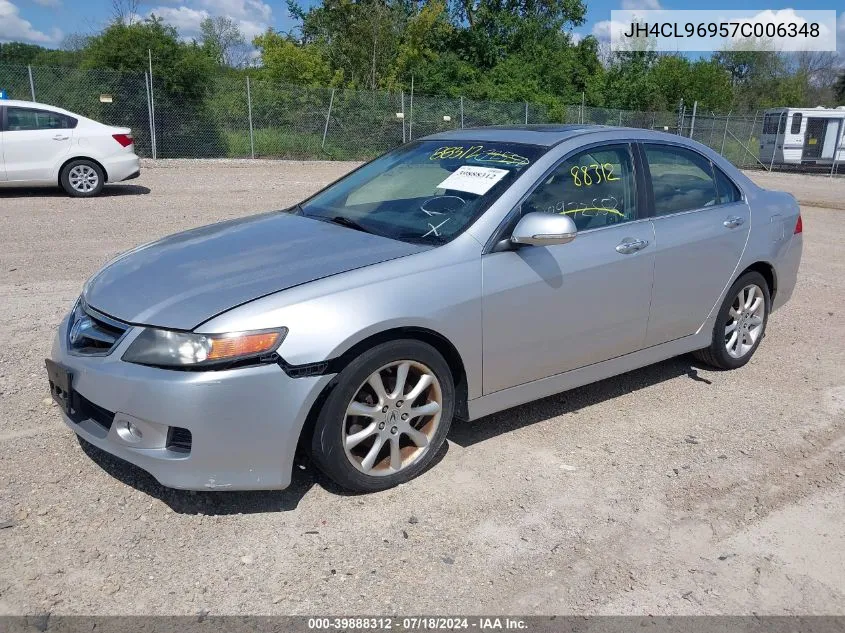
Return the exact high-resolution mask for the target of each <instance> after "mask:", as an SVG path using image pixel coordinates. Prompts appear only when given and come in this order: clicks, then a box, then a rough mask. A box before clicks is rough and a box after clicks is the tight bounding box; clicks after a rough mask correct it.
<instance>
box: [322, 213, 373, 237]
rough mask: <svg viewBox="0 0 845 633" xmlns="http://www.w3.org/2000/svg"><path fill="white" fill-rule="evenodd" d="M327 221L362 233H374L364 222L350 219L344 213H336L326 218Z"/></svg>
mask: <svg viewBox="0 0 845 633" xmlns="http://www.w3.org/2000/svg"><path fill="white" fill-rule="evenodd" d="M320 219H323V218H320ZM325 221H326V222H331V223H332V224H339V225H340V226H345V227H346V228H348V229H355V230H356V231H361V232H362V233H372V231H371V230H370V229H368V228H366V227H365V226H363V225H362V224H358V223H357V222H356V221H355V220H350V219H349V218H346V217H343V216H342V215H336V216H335V217H333V218H325Z"/></svg>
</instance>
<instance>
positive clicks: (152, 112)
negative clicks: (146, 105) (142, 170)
mask: <svg viewBox="0 0 845 633" xmlns="http://www.w3.org/2000/svg"><path fill="white" fill-rule="evenodd" d="M147 58H148V59H149V61H150V125H151V126H152V136H153V138H152V145H153V160H155V159H156V158H158V148H157V147H156V145H157V143H156V101H155V90H154V88H153V52H152V51H151V50H150V49H149V48H148V49H147Z"/></svg>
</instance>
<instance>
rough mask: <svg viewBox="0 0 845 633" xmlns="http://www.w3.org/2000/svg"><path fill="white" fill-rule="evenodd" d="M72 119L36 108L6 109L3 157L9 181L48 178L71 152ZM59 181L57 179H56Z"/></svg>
mask: <svg viewBox="0 0 845 633" xmlns="http://www.w3.org/2000/svg"><path fill="white" fill-rule="evenodd" d="M70 121H71V119H70V118H69V117H67V116H65V115H62V114H59V113H57V112H50V111H47V110H38V109H36V108H18V107H11V106H10V107H7V108H6V127H5V131H4V132H3V137H4V138H3V156H4V159H5V165H6V179H7V180H9V181H10V182H14V181H21V182H33V181H42V182H43V181H49V180H52V179H54V178H55V177H56V175H57V172H56V169H57V168H58V166H59V164H60V163H61V161H62V158H63V157H64V156H65V155H67V153H68V152H69V151H70V148H71V143H72V139H73V130H72V129H70V127H69V126H70V124H71V123H70ZM56 184H58V181H56Z"/></svg>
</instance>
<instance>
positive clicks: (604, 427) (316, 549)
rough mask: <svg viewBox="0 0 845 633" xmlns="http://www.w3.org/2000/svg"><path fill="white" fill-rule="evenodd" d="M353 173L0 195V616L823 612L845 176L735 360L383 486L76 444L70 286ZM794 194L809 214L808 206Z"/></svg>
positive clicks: (691, 369)
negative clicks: (62, 360)
mask: <svg viewBox="0 0 845 633" xmlns="http://www.w3.org/2000/svg"><path fill="white" fill-rule="evenodd" d="M350 167H351V164H343V163H318V162H313V163H302V162H297V163H295V162H250V161H241V162H210V163H197V162H192V161H174V162H170V163H167V164H163V163H158V164H155V165H153V164H148V165H147V166H146V168H145V169H144V171H143V172H142V175H141V177H140V178H139V179H138V180H135V181H132V183H131V184H127V185H120V186H114V187H110V188H108V190H107V192H106V194H107V195H105V196H104V197H102V198H99V199H95V200H73V199H69V198H67V197H65V196H64V195H63V194H62V193H60V192H58V191H56V192H53V191H37V190H30V191H11V190H5V191H0V322H2V323H3V324H4V327H3V328H2V331H0V528H2V529H0V614H19V613H48V612H49V613H54V614H82V613H85V614H89V613H94V614H106V613H109V614H112V613H116V614H142V613H156V614H177V613H178V614H195V613H200V612H210V613H212V614H243V613H259V614H283V613H296V614H329V613H330V614H339V615H342V614H353V613H354V614H380V613H394V612H397V613H405V614H409V613H444V614H455V613H484V612H497V613H502V612H511V613H520V614H551V613H559V614H564V613H566V614H569V613H579V614H599V613H603V614H611V613H632V614H645V613H650V614H699V613H707V614H717V613H718V614H741V613H752V612H755V613H762V614H775V613H776V614H793V613H800V614H822V613H826V614H833V613H836V614H845V494H843V484H845V458H843V451H845V345H843V341H845V320H843V316H845V205H843V200H845V180H843V179H838V180H833V181H831V180H829V179H828V178H826V177H818V176H810V177H808V176H793V175H774V176H773V175H768V174H763V175H760V176H759V177H760V180H761V182H764V184H767V185H771V186H778V187H780V188H787V189H789V190H791V191H793V192H794V193H795V194H796V195H797V196H798V197H799V199H800V200H801V201H802V203H806V205H805V206H804V209H803V217H804V236H805V250H804V261H803V263H802V267H801V274H800V281H799V286H798V289H797V290H796V292H795V295H794V297H793V300H792V302H791V303H789V304H788V305H787V306H786V307H785V308H783V309H782V310H780V311H779V312H777V313H775V314H774V315H773V317H772V319H771V320H770V322H769V330H768V332H769V335H768V337H767V338H766V341H765V342H764V344H763V345H762V347H761V348H760V350H759V351H758V352H757V355H756V356H755V358H754V360H753V361H752V362H751V363H750V364H749V365H747V366H746V367H745V368H743V369H741V370H739V371H735V372H715V371H710V370H709V369H706V368H703V367H701V366H699V365H698V364H696V362H695V361H694V360H692V359H691V358H690V357H682V358H677V359H674V360H670V361H667V362H664V363H660V364H658V365H655V366H652V367H648V368H645V369H641V370H639V371H635V372H632V373H629V374H626V375H624V376H620V377H617V378H613V379H610V380H606V381H603V382H601V383H598V384H594V385H590V386H587V387H583V388H580V389H577V390H575V391H571V392H568V393H565V394H562V395H559V396H555V397H551V398H547V399H545V400H543V401H540V402H537V403H533V404H530V405H526V406H523V407H519V408H516V409H513V410H510V411H507V412H504V413H501V414H497V415H494V416H491V417H488V418H485V419H482V420H478V421H476V422H474V423H471V424H457V425H456V426H455V427H454V428H453V431H452V433H451V435H450V441H449V444H448V448H447V450H446V451H445V454H444V455H443V456H442V460H441V461H440V463H439V464H438V465H437V466H436V467H435V468H433V469H432V470H430V471H429V472H428V473H426V474H425V475H423V476H422V477H421V478H419V479H417V480H415V481H413V482H411V483H409V484H407V485H404V486H402V487H400V488H398V489H394V490H390V491H387V492H383V493H379V494H373V495H367V496H349V495H345V494H343V493H341V492H340V491H338V490H337V489H336V488H334V487H333V486H332V485H331V484H330V483H329V482H327V481H325V480H324V479H323V478H321V477H319V476H315V474H314V472H313V470H312V468H311V467H310V465H307V464H303V465H301V468H297V469H296V473H295V476H294V483H293V486H292V487H291V488H290V489H289V490H286V491H281V492H266V493H226V492H215V493H188V492H179V491H173V490H168V489H164V488H162V487H161V486H159V485H158V484H156V482H155V481H154V480H153V479H152V478H151V477H150V476H148V475H146V474H145V473H143V472H142V471H140V470H138V469H135V468H134V467H131V466H128V465H124V464H121V463H119V462H117V461H115V460H113V459H111V458H109V457H108V456H106V455H104V454H102V453H100V452H98V451H96V449H92V448H87V449H86V450H83V447H82V446H80V444H79V443H78V442H77V440H76V439H75V436H74V435H73V433H71V432H70V431H69V430H68V429H66V428H65V426H64V425H63V424H62V423H61V421H60V419H59V414H58V411H57V410H56V408H55V407H54V406H53V405H52V404H51V401H50V400H49V398H48V392H47V389H46V378H45V372H44V367H43V359H44V357H45V356H46V355H47V354H48V352H49V349H50V344H51V341H52V337H53V331H54V328H55V327H56V325H57V324H58V322H59V320H60V319H61V317H62V315H63V313H64V312H65V311H66V310H68V309H69V307H70V306H71V304H72V302H73V301H74V299H75V298H76V296H77V295H78V293H79V291H80V288H81V286H82V283H83V281H84V280H85V278H86V277H88V276H89V275H90V274H91V273H93V272H94V271H95V270H96V269H97V268H98V267H99V266H100V265H101V264H102V263H103V262H105V261H106V260H107V259H109V258H110V257H112V256H113V255H114V254H116V253H118V252H120V251H123V250H125V249H128V248H130V247H132V246H135V245H137V244H138V243H141V242H144V241H147V240H151V239H153V238H157V237H160V236H163V235H165V234H168V233H172V232H174V231H177V230H180V229H184V228H188V227H192V226H196V225H200V224H205V223H209V222H213V221H217V220H222V219H225V218H230V217H235V216H240V215H246V214H249V213H251V212H254V211H258V210H265V209H269V208H279V207H282V206H284V205H286V204H289V203H292V202H295V201H296V200H298V199H300V198H302V197H303V196H304V195H305V194H306V193H308V192H310V191H313V190H314V189H316V188H317V187H318V186H320V185H321V184H323V183H325V182H327V181H329V180H331V179H334V178H335V177H337V176H339V175H340V174H341V173H343V172H344V171H345V170H347V169H349V168H350ZM810 205H812V206H810Z"/></svg>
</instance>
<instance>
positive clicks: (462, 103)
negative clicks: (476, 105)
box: [461, 96, 464, 130]
mask: <svg viewBox="0 0 845 633" xmlns="http://www.w3.org/2000/svg"><path fill="white" fill-rule="evenodd" d="M461 129H462V130H463V129H464V98H463V96H461Z"/></svg>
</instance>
